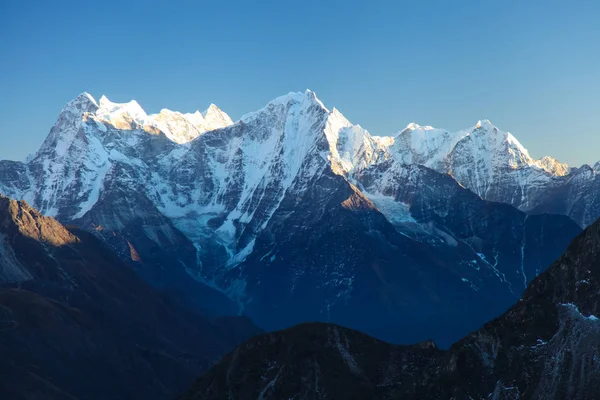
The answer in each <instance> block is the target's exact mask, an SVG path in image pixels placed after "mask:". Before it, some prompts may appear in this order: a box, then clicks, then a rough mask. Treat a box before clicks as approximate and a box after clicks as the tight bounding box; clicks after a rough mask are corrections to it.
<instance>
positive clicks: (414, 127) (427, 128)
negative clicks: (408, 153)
mask: <svg viewBox="0 0 600 400" xmlns="http://www.w3.org/2000/svg"><path fill="white" fill-rule="evenodd" d="M419 129H420V130H424V131H430V130H433V129H435V128H434V127H433V126H429V125H426V126H421V125H419V124H417V123H416V122H411V123H410V124H408V125H406V128H404V129H403V130H402V131H401V132H403V131H406V130H409V131H415V130H419Z"/></svg>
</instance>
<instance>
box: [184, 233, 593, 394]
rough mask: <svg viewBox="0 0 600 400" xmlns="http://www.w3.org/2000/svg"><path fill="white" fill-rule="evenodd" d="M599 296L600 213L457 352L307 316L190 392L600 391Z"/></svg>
mask: <svg viewBox="0 0 600 400" xmlns="http://www.w3.org/2000/svg"><path fill="white" fill-rule="evenodd" d="M599 300H600V222H596V223H595V224H593V225H592V226H590V227H589V228H588V229H586V230H585V231H584V232H583V233H582V234H581V235H579V236H578V237H577V238H576V239H575V240H574V241H573V242H572V243H571V245H570V246H569V248H568V249H567V251H566V252H565V253H564V254H563V255H562V256H561V257H560V258H559V259H558V260H556V261H555V262H554V264H553V265H552V266H551V267H550V268H549V269H548V270H547V271H546V272H544V273H542V274H541V275H540V276H539V277H538V278H536V279H535V280H534V281H533V282H532V283H531V284H530V285H529V286H528V288H527V290H526V291H525V293H524V294H523V297H522V299H521V300H519V302H518V303H517V304H515V305H514V306H513V307H512V308H510V309H509V310H508V311H507V312H506V313H505V314H504V315H502V316H501V317H499V318H497V319H495V320H493V321H491V322H489V323H487V324H486V325H485V326H483V327H482V328H481V329H479V330H478V331H476V332H473V333H471V334H470V335H468V336H467V337H465V338H464V339H462V340H460V341H459V342H457V343H455V344H454V345H453V346H452V347H451V348H450V349H449V350H447V351H442V350H438V349H437V348H436V347H435V345H434V344H433V343H431V342H426V343H423V344H418V345H413V346H398V345H391V344H388V343H385V342H382V341H379V340H376V339H373V338H371V337H369V336H367V335H364V334H362V333H359V332H356V331H353V330H350V329H346V328H342V327H339V326H336V325H332V324H320V323H318V324H317V323H313V324H302V325H298V326H295V327H293V328H290V329H287V330H283V331H279V332H274V333H268V334H264V335H261V336H258V337H255V338H252V339H250V340H249V341H247V342H245V343H244V344H242V345H241V346H239V347H238V348H237V349H236V350H235V351H234V352H232V353H230V354H229V355H227V356H226V357H225V358H224V359H223V360H222V361H221V362H220V363H219V364H217V365H216V366H215V367H213V368H212V369H211V370H210V371H209V372H208V373H207V374H205V375H204V376H203V377H201V378H200V379H199V380H198V381H197V382H196V383H195V384H194V386H193V387H192V388H191V389H190V390H189V391H188V392H187V393H186V394H185V395H184V396H182V397H181V399H182V400H192V399H223V398H232V399H289V398H294V399H350V398H355V399H457V400H460V399H465V400H466V399H494V400H508V399H512V400H516V399H536V400H549V399H556V400H558V399H572V400H580V399H581V400H584V399H585V400H587V399H590V400H591V399H598V398H600V379H599V377H600V320H598V319H597V318H596V317H595V316H597V315H600V301H599Z"/></svg>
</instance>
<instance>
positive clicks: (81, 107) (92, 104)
mask: <svg viewBox="0 0 600 400" xmlns="http://www.w3.org/2000/svg"><path fill="white" fill-rule="evenodd" d="M97 108H98V103H97V102H96V99H94V97H93V96H92V95H91V94H89V93H88V92H83V93H81V94H79V95H78V96H77V97H75V98H74V99H73V100H71V101H69V102H68V103H67V104H66V105H65V106H64V108H63V110H62V112H63V113H64V112H69V113H73V114H82V113H84V112H94V111H95V110H96V109H97Z"/></svg>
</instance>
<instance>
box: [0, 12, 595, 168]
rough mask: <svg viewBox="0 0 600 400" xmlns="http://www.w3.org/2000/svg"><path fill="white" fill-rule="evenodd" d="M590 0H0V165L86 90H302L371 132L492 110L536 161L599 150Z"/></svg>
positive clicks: (238, 105) (452, 122)
mask: <svg viewBox="0 0 600 400" xmlns="http://www.w3.org/2000/svg"><path fill="white" fill-rule="evenodd" d="M599 21H600V2H598V1H587V2H586V1H573V2H568V1H547V0H544V1H534V0H528V1H520V0H519V1H510V0H502V1H500V0H497V1H491V0H489V1H488V0H483V1H481V0H478V1H466V0H465V1H461V0H452V1H451V0H447V1H441V0H438V1H425V0H415V1H389V2H386V1H373V0H370V1H351V0H345V1H325V0H321V1H311V0H302V1H291V0H290V1H287V0H279V1H258V0H257V1H250V0H248V1H227V0H212V1H195V2H192V1H189V2H178V1H153V0H147V1H125V0H120V1H108V0H103V1H93V2H91V1H90V2H88V1H78V2H71V1H67V0H58V1H47V0H44V1H38V2H33V1H28V0H0V119H1V120H2V125H1V126H2V128H1V129H2V130H1V133H0V159H22V158H24V157H25V156H26V155H27V154H29V153H31V152H34V151H35V150H37V148H38V147H39V145H40V144H41V142H42V140H43V139H44V137H45V136H46V135H47V133H48V132H49V130H50V128H51V126H52V125H53V124H54V122H55V119H56V117H57V115H58V112H59V111H60V110H61V108H62V106H63V105H64V103H66V102H67V101H69V100H70V99H71V98H73V97H75V96H77V95H78V94H79V93H81V92H83V91H87V92H90V93H91V94H92V95H93V96H94V97H96V98H97V99H98V98H100V96H101V95H102V94H105V95H106V96H107V97H108V98H109V99H111V100H112V101H115V102H121V101H128V100H130V99H136V100H137V101H138V102H139V103H140V104H141V106H142V107H143V108H144V109H145V110H146V111H147V112H148V113H151V112H158V111H159V110H160V109H161V108H170V109H173V110H178V111H183V112H189V111H194V110H196V109H200V110H203V109H204V108H206V107H207V106H208V105H209V104H210V103H211V102H212V103H215V104H217V105H218V106H219V107H220V108H222V109H223V110H224V111H226V112H227V113H229V114H230V115H231V117H232V118H233V119H236V118H238V117H240V116H241V115H242V114H244V113H246V112H249V111H253V110H256V109H258V108H260V107H261V106H263V105H264V104H265V103H266V102H268V101H269V100H271V99H272V98H274V97H277V96H279V95H282V94H285V93H287V92H289V91H298V90H304V89H306V88H310V89H312V90H313V91H315V92H316V93H317V96H318V97H319V98H320V99H321V100H322V101H323V102H324V103H325V105H326V106H328V107H330V108H331V107H334V106H335V107H337V108H338V109H339V110H340V111H342V113H344V114H345V115H346V117H347V118H348V119H350V120H351V121H352V122H354V123H358V124H361V125H362V126H363V127H365V128H367V129H368V130H369V131H370V132H371V133H373V134H377V135H386V134H391V133H393V132H395V131H398V130H400V129H402V128H403V127H404V126H406V125H407V124H408V123H409V122H413V121H414V122H417V123H419V124H422V125H433V126H436V127H440V128H447V129H450V130H458V129H462V128H466V127H469V126H472V125H474V124H475V123H476V121H477V120H478V119H484V118H487V119H490V120H491V121H492V122H493V123H494V124H495V125H497V126H498V127H499V128H501V129H503V130H508V131H510V132H512V133H513V134H514V135H515V136H516V137H517V138H518V139H519V140H520V141H521V142H522V143H523V145H524V146H525V147H527V148H528V149H529V150H530V152H531V153H532V155H533V156H535V157H540V156H543V155H552V156H554V157H556V158H558V159H560V160H561V161H566V162H568V163H570V164H573V165H578V164H581V163H584V162H585V163H593V162H595V161H597V160H600V124H599V123H598V116H599V111H600V23H599Z"/></svg>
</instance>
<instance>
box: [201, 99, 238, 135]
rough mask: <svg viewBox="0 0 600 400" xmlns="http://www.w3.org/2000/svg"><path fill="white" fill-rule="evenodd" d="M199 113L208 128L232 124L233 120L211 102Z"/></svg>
mask: <svg viewBox="0 0 600 400" xmlns="http://www.w3.org/2000/svg"><path fill="white" fill-rule="evenodd" d="M200 115H201V116H202V117H203V119H204V121H206V123H207V124H208V125H209V126H208V129H219V128H225V127H227V126H229V125H233V120H232V119H231V117H230V116H229V115H227V113H225V112H224V111H223V110H221V109H220V108H219V107H217V106H216V105H215V104H214V103H211V104H210V106H208V108H207V109H206V110H205V111H204V112H203V113H201V114H200Z"/></svg>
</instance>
